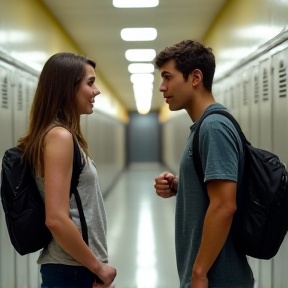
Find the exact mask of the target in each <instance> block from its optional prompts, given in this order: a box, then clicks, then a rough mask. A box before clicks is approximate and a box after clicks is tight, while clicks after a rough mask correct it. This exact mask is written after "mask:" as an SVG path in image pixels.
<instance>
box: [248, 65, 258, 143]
mask: <svg viewBox="0 0 288 288" xmlns="http://www.w3.org/2000/svg"><path fill="white" fill-rule="evenodd" d="M251 74H252V75H251V102H250V109H251V117H250V139H248V140H249V141H250V142H251V144H252V145H254V146H255V147H259V146H260V104H259V93H260V91H259V66H258V65H255V66H252V67H251Z"/></svg>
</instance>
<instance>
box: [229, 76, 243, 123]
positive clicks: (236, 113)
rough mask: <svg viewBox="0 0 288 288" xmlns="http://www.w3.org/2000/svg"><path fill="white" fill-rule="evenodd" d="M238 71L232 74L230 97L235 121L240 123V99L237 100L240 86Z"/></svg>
mask: <svg viewBox="0 0 288 288" xmlns="http://www.w3.org/2000/svg"><path fill="white" fill-rule="evenodd" d="M239 76H240V74H239V71H237V72H236V73H235V74H233V76H232V78H233V82H232V83H233V89H232V90H231V97H232V99H233V106H234V107H233V115H234V117H235V119H236V120H237V121H238V122H240V99H239V90H240V85H241V80H240V81H239Z"/></svg>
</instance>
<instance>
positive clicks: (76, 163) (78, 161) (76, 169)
mask: <svg viewBox="0 0 288 288" xmlns="http://www.w3.org/2000/svg"><path fill="white" fill-rule="evenodd" d="M56 126H60V127H63V128H65V129H67V130H68V131H69V129H68V128H67V127H66V126H65V125H64V124H62V123H61V122H59V121H57V120H55V121H54V122H53V123H51V125H50V126H49V127H48V128H47V130H46V133H47V132H48V131H50V130H51V129H52V128H54V127H56ZM73 145H74V155H73V170H72V178H71V187H70V197H71V196H72V194H74V196H75V200H76V204H77V208H78V211H79V216H80V223H81V229H82V237H83V240H84V241H85V243H86V244H87V245H88V246H89V241H88V229H87V223H86V219H85V215H84V212H83V207H82V201H81V198H80V195H79V192H78V190H77V186H78V183H79V176H80V174H81V171H82V169H83V164H82V157H81V151H80V148H79V145H78V142H77V140H76V139H75V137H73Z"/></svg>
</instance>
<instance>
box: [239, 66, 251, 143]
mask: <svg viewBox="0 0 288 288" xmlns="http://www.w3.org/2000/svg"><path fill="white" fill-rule="evenodd" d="M240 75H241V77H239V78H240V83H239V95H238V96H239V102H240V103H239V107H240V121H239V124H240V126H241V128H242V131H243V133H244V134H245V136H246V138H247V139H248V141H249V139H250V100H251V99H250V98H251V97H250V96H251V81H250V78H251V70H244V71H243V72H242V73H241V74H240Z"/></svg>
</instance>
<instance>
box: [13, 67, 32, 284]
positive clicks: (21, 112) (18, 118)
mask: <svg viewBox="0 0 288 288" xmlns="http://www.w3.org/2000/svg"><path fill="white" fill-rule="evenodd" d="M25 81H26V77H25V74H24V73H23V72H22V71H20V70H14V73H13V85H12V86H13V89H12V91H13V92H12V93H13V94H12V95H13V101H12V102H13V122H12V123H13V146H15V145H17V142H18V139H19V138H20V137H21V136H23V134H24V133H25V132H26V94H25V84H26V83H25ZM27 264H28V258H27V256H21V255H19V254H18V253H15V282H16V288H27V287H28V279H27V277H28V269H27V266H28V265H27Z"/></svg>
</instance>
